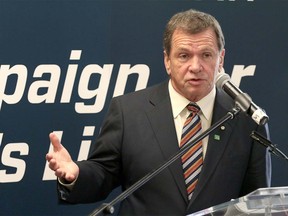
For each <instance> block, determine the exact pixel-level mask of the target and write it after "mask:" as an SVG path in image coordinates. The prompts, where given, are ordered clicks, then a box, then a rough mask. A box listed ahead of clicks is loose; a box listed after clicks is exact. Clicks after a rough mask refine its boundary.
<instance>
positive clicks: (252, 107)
mask: <svg viewBox="0 0 288 216" xmlns="http://www.w3.org/2000/svg"><path fill="white" fill-rule="evenodd" d="M216 86H217V87H218V88H221V89H223V90H224V91H225V92H226V93H227V94H228V95H229V96H230V97H231V98H232V99H233V100H235V103H236V106H238V107H239V108H240V109H241V110H242V111H244V112H246V113H247V114H248V115H250V116H251V117H252V119H253V120H254V121H255V122H256V123H257V124H258V125H264V124H266V123H267V121H268V119H269V117H268V116H267V114H266V113H265V112H264V111H263V109H261V108H260V107H259V106H257V105H256V104H255V103H253V101H252V99H251V98H250V96H249V95H248V94H246V93H243V92H242V91H241V90H240V89H239V88H238V87H237V86H235V85H234V84H233V83H232V82H231V81H230V76H229V75H228V74H226V73H224V72H221V73H218V75H217V78H216Z"/></svg>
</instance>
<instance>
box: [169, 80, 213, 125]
mask: <svg viewBox="0 0 288 216" xmlns="http://www.w3.org/2000/svg"><path fill="white" fill-rule="evenodd" d="M168 91H169V95H170V100H171V105H172V112H173V117H174V118H176V117H177V116H178V115H179V114H180V113H181V112H182V110H183V109H185V108H186V106H187V105H188V104H189V103H190V101H189V100H187V99H186V98H185V97H183V96H182V95H180V94H179V93H178V92H177V91H176V90H175V89H174V88H173V86H172V84H171V80H170V81H169V85H168ZM215 96H216V88H215V87H214V88H213V89H212V91H211V92H210V93H209V94H208V95H206V96H205V97H204V98H202V99H201V100H200V101H197V102H196V103H197V105H198V106H199V107H200V108H201V112H202V114H203V116H204V117H205V118H206V119H207V120H208V121H209V120H211V118H212V111H213V107H214V101H215Z"/></svg>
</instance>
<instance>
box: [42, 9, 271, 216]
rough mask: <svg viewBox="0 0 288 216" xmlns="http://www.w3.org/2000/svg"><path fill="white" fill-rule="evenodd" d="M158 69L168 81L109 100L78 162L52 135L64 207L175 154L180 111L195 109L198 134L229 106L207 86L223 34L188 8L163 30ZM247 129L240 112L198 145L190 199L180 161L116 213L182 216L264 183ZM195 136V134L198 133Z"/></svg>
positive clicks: (217, 65) (97, 195)
mask: <svg viewBox="0 0 288 216" xmlns="http://www.w3.org/2000/svg"><path fill="white" fill-rule="evenodd" d="M163 44H164V63H165V67H166V70H167V73H168V75H169V79H168V80H167V81H165V82H163V83H161V84H158V85H156V86H153V87H149V88H147V89H145V90H141V91H137V92H133V93H130V94H127V95H124V96H120V97H116V98H113V99H112V100H111V104H110V107H109V110H108V112H107V115H106V117H105V120H104V123H103V127H102V129H101V132H100V134H99V137H98V138H97V141H96V144H95V149H93V151H92V152H91V154H90V156H89V158H88V159H87V160H86V161H81V162H73V161H72V160H71V157H70V155H69V153H68V152H67V150H66V149H65V148H64V147H63V146H62V145H61V144H60V143H59V140H58V138H57V137H56V136H55V134H50V139H51V143H52V144H53V146H54V151H53V152H50V153H48V154H47V156H46V159H47V160H48V162H49V167H50V168H51V169H52V170H54V171H55V174H56V176H58V189H59V196H60V198H61V199H62V200H65V201H67V202H70V203H88V202H95V201H99V200H103V199H105V198H106V197H107V195H108V194H109V193H110V192H111V191H112V190H113V189H114V188H116V187H118V186H121V187H122V189H123V190H126V189H127V188H129V187H130V186H131V185H132V184H133V183H135V182H136V181H137V180H139V179H141V178H142V177H143V176H145V175H146V174H147V173H149V172H151V171H152V170H153V169H155V168H156V167H158V166H159V165H161V164H163V163H164V162H165V161H167V160H168V159H169V158H170V157H171V156H172V155H174V154H175V153H177V152H178V151H179V148H180V143H181V136H182V135H181V133H182V127H183V124H184V122H185V121H186V118H187V116H188V115H189V113H190V112H189V110H188V109H187V108H186V106H187V105H188V104H189V103H191V102H194V105H195V104H197V106H199V107H200V111H199V112H198V113H197V115H198V116H199V118H200V119H201V128H202V131H203V130H205V129H207V128H209V127H210V126H211V125H212V124H213V123H215V122H216V121H217V120H219V119H220V118H221V117H223V116H224V115H225V114H226V113H227V112H229V111H230V110H231V109H232V108H233V107H234V101H233V100H232V99H231V98H230V97H229V96H228V95H227V94H226V93H224V92H223V91H222V90H221V89H217V88H216V87H215V80H216V76H217V74H218V73H220V72H221V70H222V67H223V63H224V56H225V49H224V36H223V33H222V30H221V27H220V25H219V23H218V22H217V21H216V19H215V18H214V17H213V16H211V15H209V14H206V13H202V12H199V11H195V10H188V11H185V12H180V13H178V14H176V15H174V16H173V17H172V18H171V20H170V21H169V22H168V24H167V26H166V29H165V32H164V43H163ZM253 130H255V131H259V132H260V133H262V134H264V135H267V136H268V128H267V126H258V125H257V124H256V123H254V122H253V121H252V119H251V118H250V117H249V116H247V115H246V114H245V113H240V114H239V115H237V116H236V117H235V119H233V120H231V121H230V122H227V123H225V124H223V125H222V126H221V127H219V128H218V129H216V130H215V131H214V132H213V133H212V134H210V135H209V137H206V138H204V139H203V140H202V141H201V161H202V162H201V164H200V168H199V172H198V175H199V177H198V178H197V180H196V181H195V185H196V186H195V185H194V187H195V188H193V192H192V193H191V196H190V195H189V196H188V194H187V188H186V185H185V182H186V181H188V180H185V179H184V175H183V168H182V162H181V159H179V160H177V161H175V162H174V163H173V164H172V165H170V166H169V167H168V168H167V169H165V170H163V171H162V172H161V173H160V174H159V175H157V176H155V177H154V178H153V179H152V180H150V181H149V182H148V183H146V184H145V185H144V186H142V187H141V188H140V189H138V190H137V191H135V192H134V193H133V194H132V195H130V196H129V197H127V198H126V199H125V200H124V201H123V202H122V203H121V206H120V210H119V211H120V214H123V215H186V214H189V213H192V212H196V211H199V210H201V209H204V208H207V207H210V206H213V205H217V204H220V203H223V202H226V201H229V200H230V199H233V198H237V197H240V196H243V195H245V194H247V193H249V192H251V191H253V190H255V189H257V188H260V187H268V186H269V185H270V175H271V173H270V172H271V170H270V168H271V164H270V163H271V162H270V155H269V154H268V153H267V150H266V149H265V148H263V147H262V146H260V145H258V144H257V143H254V142H253V141H252V140H251V139H250V136H249V135H250V133H251V132H252V131H253ZM200 132H201V130H200Z"/></svg>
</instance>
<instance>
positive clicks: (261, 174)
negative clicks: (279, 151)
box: [241, 124, 272, 196]
mask: <svg viewBox="0 0 288 216" xmlns="http://www.w3.org/2000/svg"><path fill="white" fill-rule="evenodd" d="M257 132H259V133H260V134H262V135H263V136H266V137H267V138H268V139H269V137H270V134H269V129H268V124H265V126H258V127H257ZM271 173H272V169H271V155H270V152H269V149H268V148H265V147H264V146H262V145H261V144H259V143H257V142H256V141H253V143H252V150H251V155H250V159H249V165H248V168H247V172H246V175H245V179H244V183H243V184H242V185H243V187H242V190H241V196H244V195H246V194H248V193H250V192H252V191H254V190H255V188H265V187H270V186H271Z"/></svg>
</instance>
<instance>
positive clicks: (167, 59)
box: [163, 50, 171, 75]
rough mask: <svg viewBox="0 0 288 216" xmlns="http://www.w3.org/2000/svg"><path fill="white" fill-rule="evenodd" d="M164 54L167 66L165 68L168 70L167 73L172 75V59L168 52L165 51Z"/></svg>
mask: <svg viewBox="0 0 288 216" xmlns="http://www.w3.org/2000/svg"><path fill="white" fill-rule="evenodd" d="M163 54H164V65H165V68H166V72H167V74H168V75H170V74H171V68H170V66H171V62H170V58H169V56H168V54H167V52H166V51H165V50H164V52H163Z"/></svg>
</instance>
